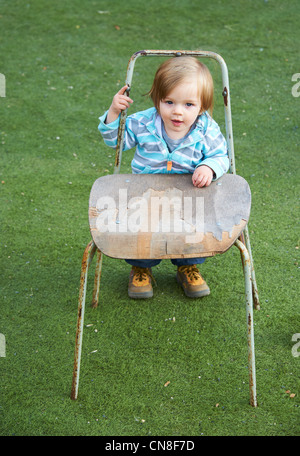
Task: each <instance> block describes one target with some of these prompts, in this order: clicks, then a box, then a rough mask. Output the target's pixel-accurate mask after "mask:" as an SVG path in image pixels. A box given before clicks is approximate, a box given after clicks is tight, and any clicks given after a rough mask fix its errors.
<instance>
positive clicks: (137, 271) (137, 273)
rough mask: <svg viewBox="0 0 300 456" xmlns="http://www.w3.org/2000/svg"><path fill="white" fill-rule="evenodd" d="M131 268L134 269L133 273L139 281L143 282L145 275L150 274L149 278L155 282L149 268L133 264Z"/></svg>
mask: <svg viewBox="0 0 300 456" xmlns="http://www.w3.org/2000/svg"><path fill="white" fill-rule="evenodd" d="M133 269H134V275H135V276H137V280H138V281H139V282H143V281H144V280H147V276H150V278H151V279H152V280H153V282H154V283H155V284H156V281H155V279H154V277H153V275H152V271H151V269H150V268H140V267H138V266H134V267H133Z"/></svg>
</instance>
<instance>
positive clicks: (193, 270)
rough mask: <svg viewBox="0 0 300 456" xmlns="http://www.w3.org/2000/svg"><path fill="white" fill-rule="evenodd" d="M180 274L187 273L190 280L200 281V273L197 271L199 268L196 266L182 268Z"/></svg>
mask: <svg viewBox="0 0 300 456" xmlns="http://www.w3.org/2000/svg"><path fill="white" fill-rule="evenodd" d="M180 272H185V273H186V274H187V276H188V277H189V279H191V280H193V279H195V280H197V279H200V277H201V276H200V273H199V271H198V269H197V266H195V265H194V264H193V265H191V266H181V268H180Z"/></svg>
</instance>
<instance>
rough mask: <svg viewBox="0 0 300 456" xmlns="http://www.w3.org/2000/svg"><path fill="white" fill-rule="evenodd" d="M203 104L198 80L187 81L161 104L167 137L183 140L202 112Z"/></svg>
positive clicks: (175, 88)
mask: <svg viewBox="0 0 300 456" xmlns="http://www.w3.org/2000/svg"><path fill="white" fill-rule="evenodd" d="M200 108H201V104H200V97H199V93H198V85H197V81H196V79H185V80H184V81H182V82H181V83H179V84H178V85H177V86H176V87H174V89H173V90H171V92H170V93H168V95H167V97H166V98H164V99H163V100H161V101H160V103H159V113H160V116H161V118H162V120H163V122H164V127H165V130H166V133H167V135H168V136H169V138H171V139H180V138H183V137H184V136H185V135H186V134H187V133H188V132H189V130H190V128H191V126H192V125H193V123H194V122H195V120H196V119H197V117H198V115H199V112H200Z"/></svg>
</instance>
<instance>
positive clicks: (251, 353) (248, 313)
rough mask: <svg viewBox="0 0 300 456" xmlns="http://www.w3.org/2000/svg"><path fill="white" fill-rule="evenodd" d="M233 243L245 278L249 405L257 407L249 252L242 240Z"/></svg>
mask: <svg viewBox="0 0 300 456" xmlns="http://www.w3.org/2000/svg"><path fill="white" fill-rule="evenodd" d="M235 245H236V246H237V247H238V249H239V250H240V252H241V255H242V258H243V261H242V263H243V269H244V279H245V298H246V317H247V341H248V369H249V390H250V405H252V406H253V407H257V396H256V370H255V353H254V325H253V295H252V283H251V282H252V279H251V259H250V255H249V252H248V250H247V248H246V246H245V244H244V243H243V242H241V241H240V240H238V239H237V240H236V241H235Z"/></svg>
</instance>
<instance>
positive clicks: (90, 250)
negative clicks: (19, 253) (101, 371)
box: [71, 241, 97, 400]
mask: <svg viewBox="0 0 300 456" xmlns="http://www.w3.org/2000/svg"><path fill="white" fill-rule="evenodd" d="M96 249H97V247H96V245H95V244H94V242H93V241H91V242H89V244H88V245H87V246H86V248H85V251H84V254H83V258H82V263H81V275H80V289H79V300H78V314H77V330H76V339H75V353H74V369H73V380H72V390H71V399H73V400H74V399H77V396H78V386H79V372H80V360H81V348H82V335H83V322H84V310H85V296H86V286H87V276H88V269H89V266H90V264H91V261H92V259H93V257H94V254H95V252H96Z"/></svg>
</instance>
